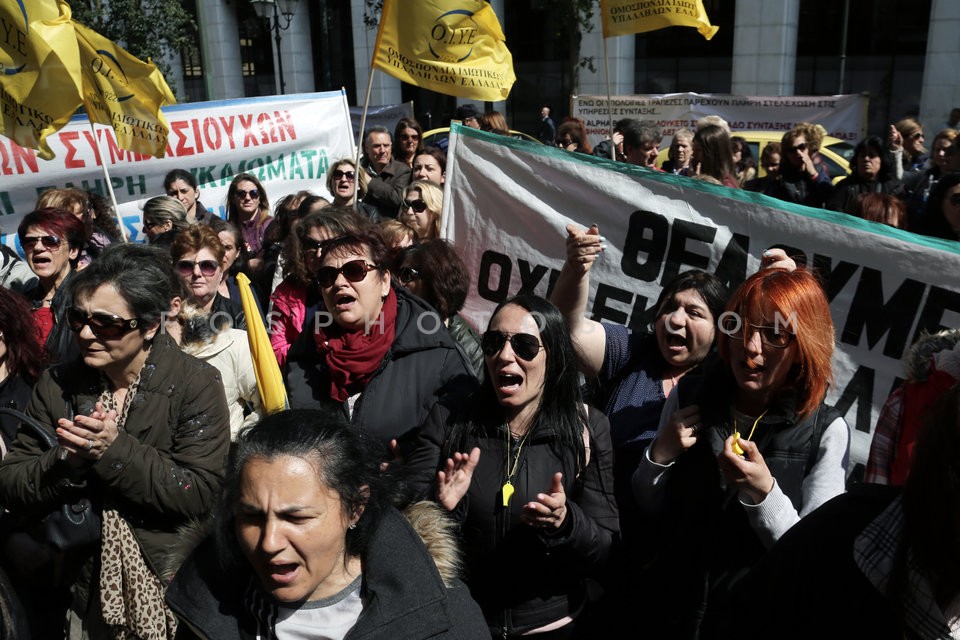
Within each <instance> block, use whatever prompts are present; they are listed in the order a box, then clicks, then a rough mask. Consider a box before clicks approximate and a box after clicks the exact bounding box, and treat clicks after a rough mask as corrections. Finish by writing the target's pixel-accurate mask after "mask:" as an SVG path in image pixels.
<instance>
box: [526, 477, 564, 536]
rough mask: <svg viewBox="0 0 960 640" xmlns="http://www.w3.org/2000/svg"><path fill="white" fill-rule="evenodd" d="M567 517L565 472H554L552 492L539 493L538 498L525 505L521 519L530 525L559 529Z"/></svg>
mask: <svg viewBox="0 0 960 640" xmlns="http://www.w3.org/2000/svg"><path fill="white" fill-rule="evenodd" d="M566 517H567V493H566V491H564V490H563V474H562V473H560V472H559V471H558V472H557V473H555V474H553V483H552V484H551V485H550V493H538V494H537V499H536V500H532V501H530V502H528V503H527V504H525V505H523V515H522V516H521V520H522V522H523V523H524V524H526V525H527V526H530V527H537V528H541V529H547V528H552V529H559V528H560V527H561V526H562V525H563V521H564V520H565V519H566Z"/></svg>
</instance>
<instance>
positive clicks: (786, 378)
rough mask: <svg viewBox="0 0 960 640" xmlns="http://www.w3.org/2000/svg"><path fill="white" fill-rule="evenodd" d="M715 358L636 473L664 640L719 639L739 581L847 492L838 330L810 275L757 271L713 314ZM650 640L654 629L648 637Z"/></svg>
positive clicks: (678, 403) (666, 412) (672, 411)
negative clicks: (832, 387)
mask: <svg viewBox="0 0 960 640" xmlns="http://www.w3.org/2000/svg"><path fill="white" fill-rule="evenodd" d="M719 328H720V332H721V336H720V343H719V353H720V360H713V361H711V362H710V363H709V364H708V365H705V366H704V367H703V368H701V369H700V370H698V371H697V372H696V373H694V374H693V375H691V376H687V377H685V378H684V379H683V380H681V382H680V385H679V387H678V388H677V390H676V392H675V393H673V394H671V396H670V397H669V398H668V399H667V402H666V405H665V406H664V408H663V414H662V418H661V424H660V429H659V431H658V433H657V436H656V438H655V439H654V440H653V443H652V444H651V445H650V447H649V448H648V449H647V451H646V454H645V456H644V458H643V459H642V461H641V462H640V465H639V466H638V467H637V470H636V472H635V474H634V476H633V488H634V491H635V493H636V497H637V501H638V503H639V505H640V508H641V509H642V510H643V511H644V512H646V513H648V514H650V515H651V517H655V518H656V521H657V522H658V523H659V526H660V527H661V532H660V533H661V537H660V540H661V543H662V544H661V546H660V548H659V552H660V553H659V556H658V558H656V560H655V564H656V565H658V566H659V567H660V571H657V572H655V573H656V575H658V576H660V577H661V580H660V583H659V585H658V588H659V590H660V594H661V597H660V598H659V601H658V602H656V603H655V604H654V605H653V606H654V607H655V609H656V611H657V614H658V615H657V619H658V620H659V621H661V622H662V623H663V624H664V625H665V626H664V628H665V629H669V630H670V635H671V637H675V638H681V637H691V638H692V637H697V633H698V631H699V637H700V638H713V637H722V634H720V635H718V633H717V629H718V627H719V625H721V624H725V621H723V620H722V618H723V617H724V616H729V615H732V614H733V612H734V610H735V609H739V608H740V607H742V605H743V603H732V602H730V601H729V598H728V594H729V590H730V589H731V587H733V586H734V585H735V584H736V581H737V580H738V579H739V578H740V577H741V576H742V575H743V574H744V573H745V572H746V571H747V570H748V569H749V568H750V566H751V565H753V564H754V563H755V562H756V561H757V560H758V559H759V558H760V556H761V555H762V554H763V553H764V552H765V551H766V549H768V548H769V547H771V546H772V545H773V544H774V543H775V542H776V541H777V540H778V539H779V538H780V536H782V535H783V534H784V533H785V532H786V531H787V530H788V529H789V528H790V527H791V526H793V525H794V524H795V523H796V522H798V521H799V520H800V519H801V518H802V517H803V516H805V515H807V514H808V513H810V512H811V511H813V510H814V509H816V508H817V507H818V506H820V505H821V504H823V503H824V502H826V501H827V500H829V499H830V498H832V497H834V496H836V495H838V494H840V493H843V491H844V485H845V482H846V475H847V466H848V462H849V445H850V433H849V429H848V427H847V424H846V422H844V420H843V418H842V417H841V416H840V413H839V412H838V411H837V410H836V409H833V408H832V407H830V406H828V405H826V404H824V397H825V395H826V392H827V387H828V385H829V383H830V381H831V377H832V372H831V357H832V355H833V348H834V329H833V322H832V320H831V318H830V307H829V303H828V302H827V298H826V295H825V294H824V292H823V290H822V289H821V287H820V285H819V283H818V282H817V280H816V278H815V277H814V276H813V275H812V274H811V273H809V272H808V271H806V270H800V269H798V270H796V271H788V270H785V269H764V270H762V271H760V272H758V273H756V274H754V275H753V276H751V277H750V278H748V279H747V280H746V281H745V282H744V283H743V284H742V285H741V286H740V287H739V289H737V291H736V292H735V293H734V294H733V296H732V298H731V300H730V302H729V304H728V305H727V309H726V311H725V312H724V313H723V314H722V315H721V316H720V323H719ZM654 635H656V633H654Z"/></svg>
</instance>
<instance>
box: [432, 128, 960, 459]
mask: <svg viewBox="0 0 960 640" xmlns="http://www.w3.org/2000/svg"><path fill="white" fill-rule="evenodd" d="M452 134H453V135H451V138H450V148H449V151H448V154H447V180H446V184H445V194H444V200H443V224H444V229H443V231H444V235H445V236H446V237H448V238H450V239H452V240H453V241H454V242H455V243H456V245H457V250H458V252H459V253H460V254H461V255H462V256H463V258H464V260H465V261H466V262H467V266H468V267H469V269H470V272H471V274H472V277H473V280H472V281H471V287H470V293H469V296H468V299H467V304H466V307H465V309H464V311H463V314H464V316H465V317H466V318H467V319H468V320H470V321H471V323H472V324H474V326H476V327H477V328H478V329H479V330H481V331H482V330H483V329H484V328H485V327H486V324H487V320H488V319H489V315H490V313H491V312H492V311H493V309H494V307H495V306H496V304H497V303H498V302H501V301H503V300H505V299H506V298H507V297H509V296H512V295H516V294H517V293H518V292H520V291H525V292H534V293H537V294H539V295H543V296H548V295H549V293H550V290H551V288H552V286H553V283H554V282H555V281H556V277H557V275H559V270H560V268H561V267H562V265H563V259H564V255H565V244H564V242H565V238H566V231H565V227H566V225H567V224H569V223H571V222H572V223H576V224H578V225H581V226H583V227H587V226H589V225H590V224H594V223H596V224H598V225H599V227H600V233H601V234H602V235H603V236H604V237H605V238H606V239H607V247H608V248H607V250H606V251H605V252H604V253H603V255H602V256H601V258H600V260H598V262H597V264H596V265H595V266H594V268H593V269H592V271H591V294H590V301H589V303H588V307H587V312H588V313H587V315H588V316H590V317H592V318H593V319H595V320H609V321H612V322H619V323H623V324H627V325H629V326H631V327H634V328H641V327H645V326H647V324H648V322H649V321H650V319H651V314H652V311H653V310H652V309H651V307H652V305H653V304H654V302H655V301H656V299H657V295H658V294H659V292H660V290H661V288H662V285H663V283H665V282H669V281H670V280H671V279H672V278H673V277H674V276H675V275H676V274H678V273H681V272H683V271H687V270H689V269H693V268H696V269H704V270H706V271H710V272H712V273H715V274H716V275H717V276H718V277H720V278H721V280H723V281H724V282H726V283H727V284H728V285H729V286H731V287H735V286H736V285H737V284H739V283H740V282H741V281H743V280H744V279H745V277H746V276H747V275H749V274H752V273H754V272H755V271H756V270H757V269H758V268H759V261H760V254H761V253H762V252H763V251H764V250H765V249H767V248H768V247H771V246H773V245H780V244H782V245H787V246H790V247H795V248H796V249H797V250H799V251H802V252H803V253H804V254H805V255H806V256H807V263H808V264H810V265H814V266H815V267H816V269H817V270H818V271H819V272H820V273H821V274H823V276H824V278H825V282H826V290H827V295H828V297H829V299H830V301H831V305H830V308H831V311H832V315H833V321H834V324H835V326H836V333H837V347H838V348H837V351H836V356H835V358H834V375H835V382H834V385H833V387H832V388H831V389H830V392H829V395H828V402H830V403H831V404H834V405H836V406H837V407H838V408H839V409H840V411H841V412H842V413H844V415H845V417H846V419H847V422H848V423H849V424H850V425H851V427H852V428H853V444H852V451H851V455H852V457H853V460H854V462H856V463H864V462H865V461H866V457H867V453H868V451H869V446H870V438H871V434H872V429H873V426H874V424H875V422H876V417H877V412H878V411H879V409H880V407H881V406H882V404H883V402H884V401H885V400H886V398H887V396H888V395H889V393H890V391H891V390H892V388H893V387H894V385H895V383H896V380H897V377H898V376H900V375H902V371H901V369H902V367H901V364H900V358H901V356H902V355H903V353H904V350H905V349H906V348H908V347H909V346H910V344H911V343H912V342H913V341H914V340H915V339H916V337H917V336H918V334H919V332H920V331H921V330H923V329H927V330H938V329H940V328H948V327H950V328H956V327H960V280H958V278H957V273H960V243H956V242H948V241H940V240H934V239H930V238H923V237H920V236H915V235H913V234H911V233H907V232H904V231H900V230H898V229H893V228H891V227H886V226H883V225H879V224H875V223H871V222H866V221H864V220H860V219H857V218H853V217H851V216H847V215H845V214H839V213H834V212H830V211H825V210H822V209H810V208H807V207H800V206H790V205H787V204H786V203H784V202H781V201H778V200H774V199H772V198H768V197H766V196H763V195H760V194H755V193H750V192H745V191H740V190H735V189H728V188H726V187H721V186H715V185H711V184H707V183H706V182H702V181H699V180H694V179H691V178H684V177H681V176H674V175H668V174H663V173H654V172H650V171H647V170H644V169H641V168H639V167H633V166H631V165H627V164H622V163H615V162H612V161H610V160H606V159H601V158H594V157H592V156H586V155H584V154H579V153H568V152H565V151H563V150H561V149H555V148H553V147H548V146H545V145H538V144H533V143H529V142H524V141H521V140H513V139H511V138H504V137H502V136H496V135H493V134H488V133H484V132H481V131H477V130H474V129H469V128H465V127H463V126H459V125H458V126H455V127H454V128H453V130H452Z"/></svg>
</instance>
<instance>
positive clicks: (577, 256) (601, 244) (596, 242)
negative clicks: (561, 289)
mask: <svg viewBox="0 0 960 640" xmlns="http://www.w3.org/2000/svg"><path fill="white" fill-rule="evenodd" d="M605 243H606V240H605V239H604V237H603V236H601V235H600V228H599V227H597V225H595V224H594V225H591V226H590V228H589V229H587V230H586V231H584V230H583V229H581V228H580V227H578V226H577V225H575V224H568V225H567V264H569V265H571V266H574V267H577V268H578V269H579V271H580V272H581V273H583V272H587V271H589V270H590V267H592V266H593V263H594V262H595V261H596V259H597V256H599V255H600V254H601V253H603V250H604V249H606V244H605Z"/></svg>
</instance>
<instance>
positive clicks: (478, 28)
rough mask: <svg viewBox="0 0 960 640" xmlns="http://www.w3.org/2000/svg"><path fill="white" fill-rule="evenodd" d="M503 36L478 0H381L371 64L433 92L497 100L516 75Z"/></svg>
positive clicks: (506, 92) (507, 91)
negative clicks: (378, 24)
mask: <svg viewBox="0 0 960 640" xmlns="http://www.w3.org/2000/svg"><path fill="white" fill-rule="evenodd" d="M505 40H506V39H505V38H504V36H503V30H502V29H501V28H500V23H499V22H498V21H497V16H496V14H495V13H494V12H493V9H492V8H491V7H490V4H489V3H488V2H483V1H482V0H384V2H383V11H382V13H381V14H380V30H379V32H378V33H377V44H376V50H375V52H374V57H373V66H374V68H376V69H380V70H382V71H385V72H386V73H389V74H390V75H392V76H393V77H395V78H399V79H400V80H403V81H404V82H409V83H410V84H413V85H416V86H418V87H423V88H424V89H430V90H431V91H436V92H437V93H445V94H447V95H452V96H460V97H461V98H471V99H473V100H485V101H491V102H496V101H499V100H505V99H506V98H507V96H508V95H510V88H511V87H512V86H513V83H514V82H515V81H516V79H517V77H516V76H515V75H514V73H513V57H512V56H511V55H510V51H509V50H508V49H507V44H506V41H505Z"/></svg>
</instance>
